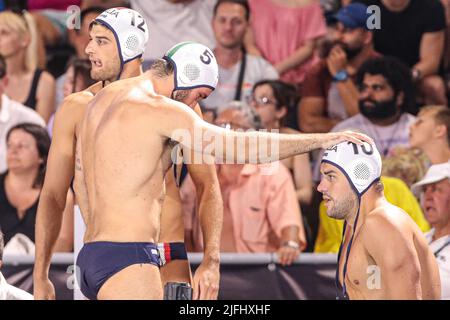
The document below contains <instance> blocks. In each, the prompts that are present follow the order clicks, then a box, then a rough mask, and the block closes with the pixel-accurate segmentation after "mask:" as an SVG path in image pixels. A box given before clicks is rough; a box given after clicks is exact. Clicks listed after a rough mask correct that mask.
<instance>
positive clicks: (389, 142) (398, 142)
mask: <svg viewBox="0 0 450 320" xmlns="http://www.w3.org/2000/svg"><path fill="white" fill-rule="evenodd" d="M415 119H416V117H414V116H413V115H411V114H409V113H404V114H402V115H401V117H400V119H399V120H398V121H397V122H396V123H394V124H391V125H389V126H383V127H382V126H378V125H375V124H373V123H372V122H370V121H369V119H367V118H366V117H364V116H363V115H362V114H360V113H358V114H357V115H354V116H353V117H350V118H348V119H346V120H344V121H342V122H340V123H338V124H337V125H336V126H335V127H334V128H333V129H331V132H337V131H345V130H355V131H359V132H362V133H365V134H367V135H368V136H370V137H371V138H372V139H373V140H374V142H375V145H376V146H377V149H378V151H379V152H380V154H381V156H383V157H384V156H387V155H389V152H390V151H391V150H392V149H393V148H394V147H399V146H403V147H409V126H410V125H411V124H412V123H414V121H415ZM322 155H323V151H321V152H320V154H319V157H318V158H317V160H316V162H315V166H314V172H313V178H314V181H319V180H320V162H321V161H322Z"/></svg>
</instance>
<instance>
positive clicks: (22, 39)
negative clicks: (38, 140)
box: [0, 11, 55, 122]
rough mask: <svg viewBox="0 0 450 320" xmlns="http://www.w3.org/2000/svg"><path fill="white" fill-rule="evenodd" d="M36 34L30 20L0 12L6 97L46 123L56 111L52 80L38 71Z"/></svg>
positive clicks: (14, 14)
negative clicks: (28, 109) (34, 111)
mask: <svg viewBox="0 0 450 320" xmlns="http://www.w3.org/2000/svg"><path fill="white" fill-rule="evenodd" d="M37 38H38V37H37V33H36V27H35V24H34V20H33V17H32V16H31V15H30V14H29V13H27V12H26V11H24V12H22V13H21V14H18V13H14V12H11V11H4V12H0V54H1V55H2V56H3V57H4V58H5V60H6V66H7V75H8V85H7V86H6V92H5V93H6V94H7V95H8V96H9V97H10V98H11V99H13V100H15V101H18V102H20V103H22V104H24V105H25V106H27V107H29V108H31V109H34V110H36V112H37V113H39V114H40V115H41V116H42V118H43V119H44V120H45V121H46V122H47V121H48V120H49V118H50V116H51V115H52V113H53V112H54V110H55V105H54V97H55V79H54V78H53V77H52V76H51V75H50V74H49V73H48V72H46V71H43V70H41V69H39V68H37Z"/></svg>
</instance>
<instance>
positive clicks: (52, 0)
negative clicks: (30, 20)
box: [28, 0, 81, 11]
mask: <svg viewBox="0 0 450 320" xmlns="http://www.w3.org/2000/svg"><path fill="white" fill-rule="evenodd" d="M71 5H76V6H80V5H81V0H28V10H30V11H32V10H42V9H55V10H66V9H67V7H68V6H71Z"/></svg>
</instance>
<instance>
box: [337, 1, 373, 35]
mask: <svg viewBox="0 0 450 320" xmlns="http://www.w3.org/2000/svg"><path fill="white" fill-rule="evenodd" d="M335 18H336V19H337V20H338V22H340V23H342V24H343V25H344V27H346V28H349V29H356V28H364V29H367V19H368V18H369V14H368V13H367V6H366V5H364V4H362V3H358V2H357V3H351V4H349V5H348V6H346V7H343V8H341V9H340V10H339V11H338V12H337V13H336V15H335Z"/></svg>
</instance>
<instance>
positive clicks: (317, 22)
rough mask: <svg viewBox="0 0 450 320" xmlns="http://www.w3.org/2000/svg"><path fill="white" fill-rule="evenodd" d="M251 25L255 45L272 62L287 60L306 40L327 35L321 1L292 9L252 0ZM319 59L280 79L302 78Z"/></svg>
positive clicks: (291, 80)
mask: <svg viewBox="0 0 450 320" xmlns="http://www.w3.org/2000/svg"><path fill="white" fill-rule="evenodd" d="M249 5H250V11H251V25H252V29H253V36H254V39H255V42H256V46H257V47H258V48H259V50H260V51H261V53H262V54H263V56H264V58H265V59H266V60H268V61H269V62H270V63H271V64H273V65H275V64H277V63H278V62H280V61H282V60H284V59H286V58H287V57H289V56H290V55H292V53H294V51H296V50H297V49H298V48H300V47H301V46H302V45H303V44H304V43H305V41H306V40H310V39H315V38H318V37H321V36H324V35H325V34H326V31H327V30H326V24H325V18H324V16H323V13H322V8H321V6H320V3H319V1H317V2H316V1H314V2H312V3H311V4H308V5H305V6H302V7H298V8H293V7H287V6H282V5H279V4H276V3H273V2H272V1H270V0H249ZM316 59H317V58H311V59H309V60H308V61H306V62H305V63H303V64H302V65H300V66H298V67H296V68H294V69H291V70H288V71H286V72H285V73H284V74H282V75H281V80H283V81H286V82H290V83H294V84H295V83H300V82H302V81H303V79H304V77H305V74H306V72H307V71H308V70H309V68H310V67H311V65H312V64H313V63H314V62H315V61H316Z"/></svg>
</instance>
